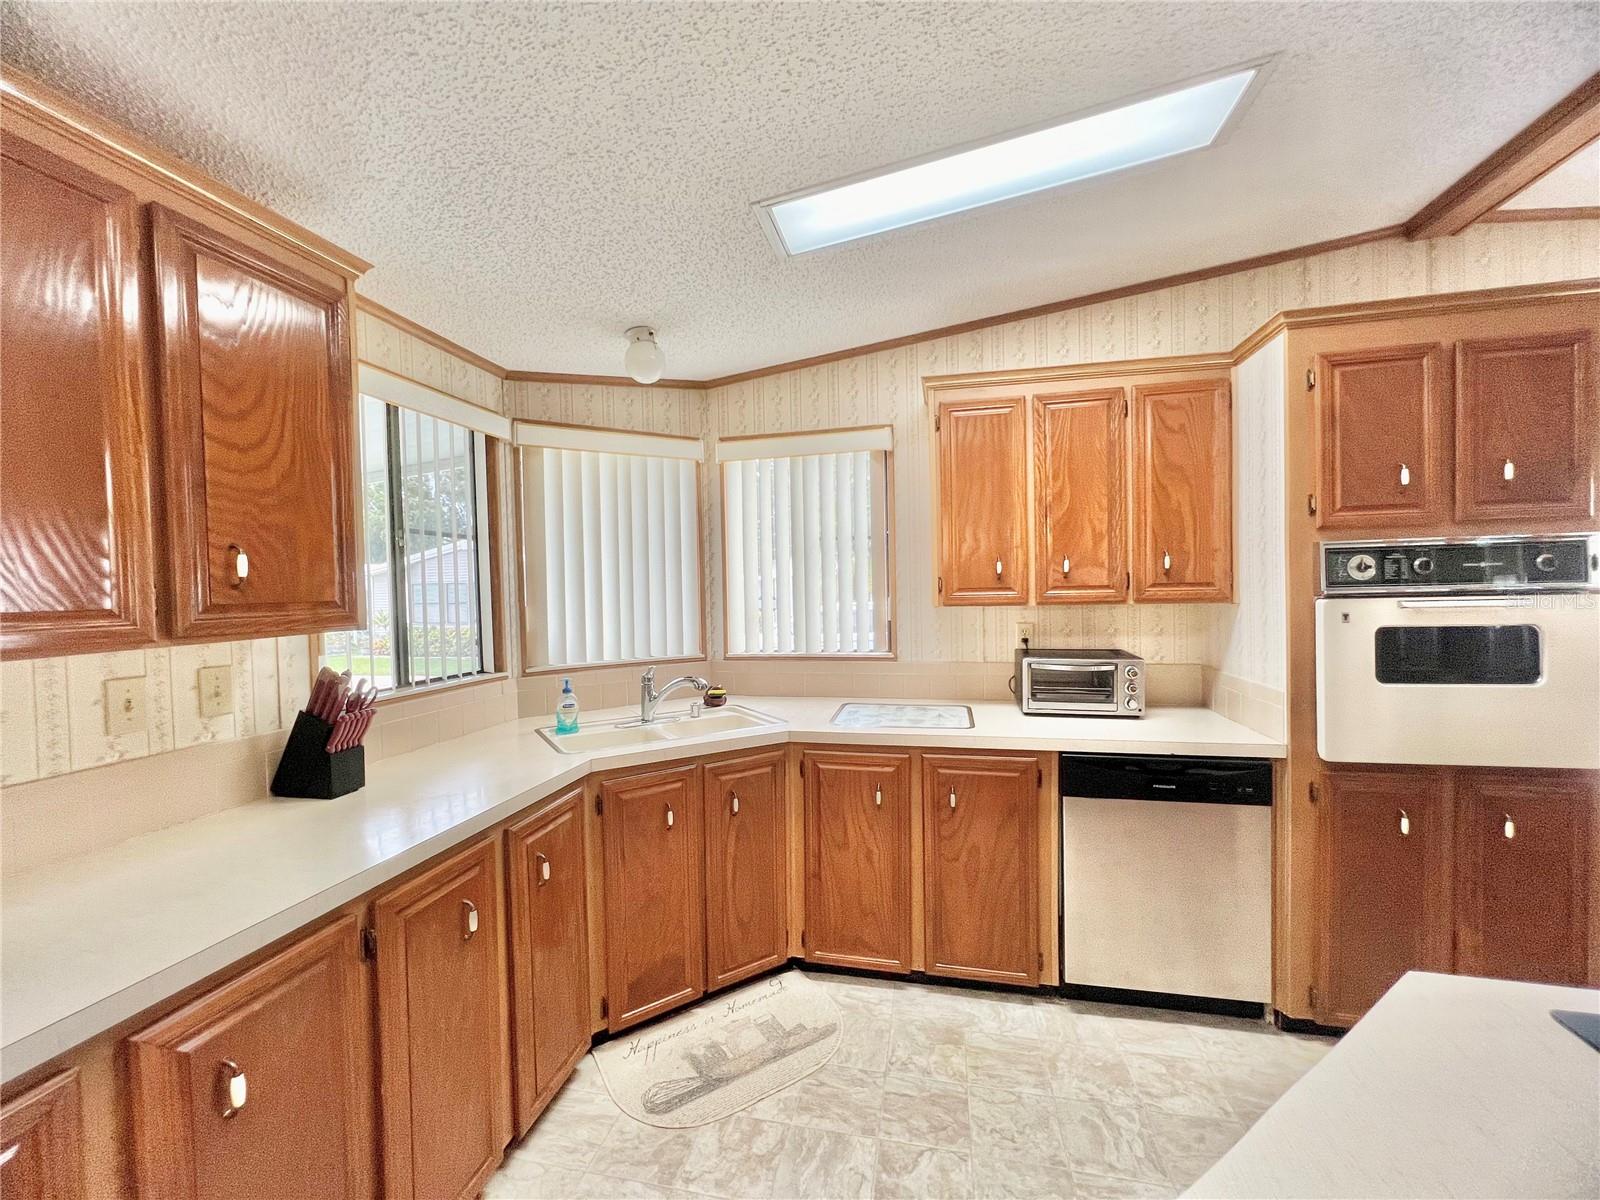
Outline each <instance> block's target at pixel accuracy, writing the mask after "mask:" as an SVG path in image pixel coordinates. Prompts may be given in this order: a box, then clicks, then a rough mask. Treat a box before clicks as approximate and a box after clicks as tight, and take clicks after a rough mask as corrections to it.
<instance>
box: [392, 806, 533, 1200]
mask: <svg viewBox="0 0 1600 1200" xmlns="http://www.w3.org/2000/svg"><path fill="white" fill-rule="evenodd" d="M500 894H501V857H500V843H499V840H498V838H488V839H485V840H483V841H480V842H478V843H476V844H475V845H473V846H470V847H468V848H467V849H465V850H463V851H461V852H459V853H456V854H452V855H451V856H450V857H448V858H446V859H445V860H444V861H442V862H440V863H438V864H437V865H436V866H433V867H430V868H428V869H426V870H424V871H423V872H422V873H421V874H419V875H415V876H413V877H412V878H411V879H409V880H407V881H405V882H402V883H400V884H399V885H397V886H396V887H394V888H391V889H390V890H389V891H387V892H385V893H384V894H383V895H382V896H380V897H379V898H378V899H377V900H376V901H374V902H373V906H372V908H373V928H374V931H375V933H376V935H377V952H378V963H377V974H378V1043H379V1080H380V1094H381V1098H382V1100H381V1108H382V1113H383V1122H382V1126H383V1181H384V1195H385V1196H387V1197H389V1198H390V1200H413V1198H415V1200H449V1198H451V1197H464V1196H473V1195H476V1194H477V1193H478V1192H479V1191H480V1190H481V1189H482V1187H483V1184H484V1181H485V1180H486V1179H488V1177H489V1175H490V1173H491V1172H493V1170H494V1168H495V1167H496V1166H497V1165H498V1164H499V1162H500V1156H501V1153H502V1151H503V1150H504V1148H505V1145H506V1143H507V1142H508V1141H510V1140H511V1117H510V1096H509V1091H508V1088H507V1063H508V1046H507V1012H506V987H505V983H506V979H505V927H504V925H503V923H502V919H501V906H500Z"/></svg>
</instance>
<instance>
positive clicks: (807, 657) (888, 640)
mask: <svg viewBox="0 0 1600 1200" xmlns="http://www.w3.org/2000/svg"><path fill="white" fill-rule="evenodd" d="M878 430H888V432H889V446H888V448H887V449H885V450H882V451H876V450H875V451H872V453H874V454H877V453H881V454H882V455H883V500H884V505H883V507H884V512H883V546H884V555H883V559H884V572H885V579H884V604H885V608H886V615H885V625H884V630H885V632H884V642H885V647H884V649H882V650H849V651H843V650H840V651H835V652H833V653H831V654H830V653H827V652H823V653H820V654H810V653H807V654H773V653H769V652H762V653H758V654H752V653H749V652H743V653H738V654H736V653H734V652H732V651H731V650H730V649H729V639H728V635H729V628H728V613H729V612H730V611H731V605H730V603H729V597H728V588H729V586H730V584H731V580H730V579H729V578H728V476H727V470H726V467H727V465H728V464H727V463H726V462H724V461H722V460H721V459H720V457H718V459H717V487H718V491H717V523H718V525H719V526H720V529H719V535H720V537H721V549H720V553H721V555H722V657H723V659H724V660H726V661H729V662H896V661H898V660H899V657H900V642H899V632H900V625H899V620H898V613H897V610H896V596H897V592H898V589H897V588H896V587H895V578H896V575H895V490H894V426H893V425H890V424H886V423H878V424H873V425H840V426H834V427H831V428H827V429H789V430H784V431H781V432H773V433H746V434H735V435H731V436H728V437H719V438H717V439H716V446H717V447H720V446H725V445H729V444H735V443H739V442H754V441H770V440H772V439H777V438H804V437H817V436H821V435H824V434H838V433H866V432H877V431H878ZM713 453H715V447H714V448H713ZM785 457H790V458H793V457H800V456H796V455H786V456H785ZM729 461H737V460H729Z"/></svg>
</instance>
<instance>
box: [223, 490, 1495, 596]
mask: <svg viewBox="0 0 1600 1200" xmlns="http://www.w3.org/2000/svg"><path fill="white" fill-rule="evenodd" d="M1507 478H1509V476H1507ZM228 553H229V554H231V555H232V556H233V578H232V579H230V580H228V583H229V585H230V586H232V587H243V586H244V581H245V580H246V579H249V578H250V556H249V555H248V554H246V553H245V552H244V547H243V546H229V547H228Z"/></svg>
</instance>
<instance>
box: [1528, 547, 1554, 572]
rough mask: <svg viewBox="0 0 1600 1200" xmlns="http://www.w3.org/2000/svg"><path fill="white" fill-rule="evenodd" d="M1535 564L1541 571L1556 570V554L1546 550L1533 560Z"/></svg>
mask: <svg viewBox="0 0 1600 1200" xmlns="http://www.w3.org/2000/svg"><path fill="white" fill-rule="evenodd" d="M1533 565H1534V566H1536V567H1538V568H1539V570H1541V571H1554V570H1555V569H1556V556H1555V555H1554V554H1551V553H1550V551H1548V550H1546V551H1545V552H1544V553H1543V554H1541V555H1539V557H1538V558H1536V559H1534V560H1533Z"/></svg>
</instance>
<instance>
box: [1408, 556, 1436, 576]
mask: <svg viewBox="0 0 1600 1200" xmlns="http://www.w3.org/2000/svg"><path fill="white" fill-rule="evenodd" d="M1411 569H1412V570H1413V571H1415V572H1416V573H1417V574H1418V575H1432V574H1433V559H1431V558H1429V557H1428V556H1427V555H1426V554H1422V555H1419V556H1418V557H1416V558H1414V559H1412V560H1411Z"/></svg>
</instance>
